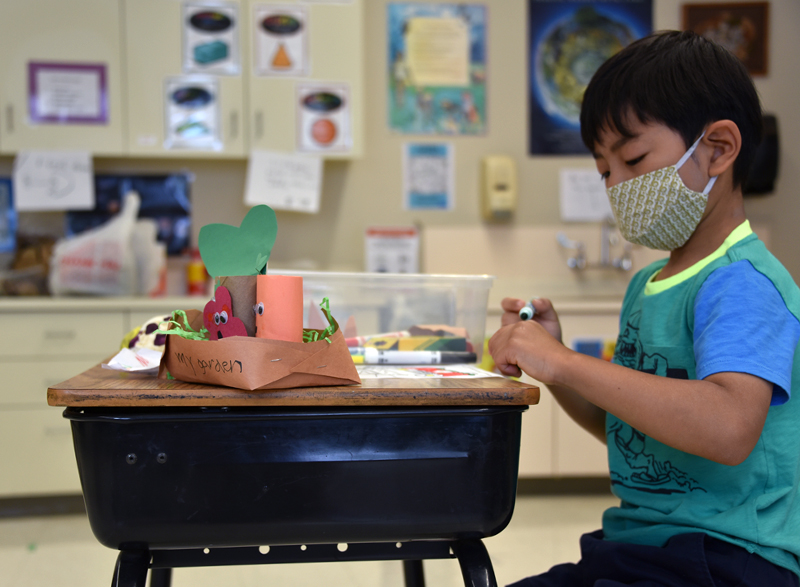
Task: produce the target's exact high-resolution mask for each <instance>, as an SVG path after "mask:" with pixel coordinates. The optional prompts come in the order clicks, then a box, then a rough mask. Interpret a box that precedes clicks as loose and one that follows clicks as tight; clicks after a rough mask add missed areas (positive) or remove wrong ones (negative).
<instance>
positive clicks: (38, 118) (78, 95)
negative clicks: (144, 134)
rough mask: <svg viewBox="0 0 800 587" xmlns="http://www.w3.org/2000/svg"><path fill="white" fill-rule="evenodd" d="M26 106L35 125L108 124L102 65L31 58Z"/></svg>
mask: <svg viewBox="0 0 800 587" xmlns="http://www.w3.org/2000/svg"><path fill="white" fill-rule="evenodd" d="M28 105H29V108H30V111H29V115H30V121H31V122H33V123H35V124H36V123H38V124H108V88H107V82H106V66H105V64H97V63H45V62H37V61H31V62H30V63H28Z"/></svg>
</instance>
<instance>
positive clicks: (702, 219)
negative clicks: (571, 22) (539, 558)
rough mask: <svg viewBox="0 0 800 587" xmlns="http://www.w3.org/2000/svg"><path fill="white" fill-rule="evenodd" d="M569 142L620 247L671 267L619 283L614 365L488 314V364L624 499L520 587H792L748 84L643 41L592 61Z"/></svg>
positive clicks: (790, 459)
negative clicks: (571, 432)
mask: <svg viewBox="0 0 800 587" xmlns="http://www.w3.org/2000/svg"><path fill="white" fill-rule="evenodd" d="M581 133H582V137H583V140H584V142H585V144H586V145H587V147H588V148H589V149H590V151H591V152H592V153H593V155H594V158H595V161H596V164H597V169H598V171H599V172H600V174H601V176H602V178H603V180H604V181H605V185H606V190H607V192H608V195H609V199H610V201H611V204H612V208H613V209H614V214H615V216H616V218H617V224H618V226H619V228H620V231H621V232H622V234H623V236H625V237H626V238H627V239H628V240H629V241H632V242H635V243H640V244H643V245H645V246H648V247H651V248H657V249H662V250H668V251H670V253H669V258H668V259H667V260H665V261H659V262H656V263H654V264H652V265H650V266H649V267H646V268H644V269H642V270H641V271H639V272H638V273H637V274H636V275H635V276H634V277H633V279H632V280H631V283H630V285H629V287H628V291H627V293H626V295H625V299H624V302H623V306H622V314H621V319H620V335H619V338H618V341H617V347H616V352H615V355H614V360H613V362H611V363H608V362H605V361H602V360H599V359H594V358H592V357H588V356H585V355H580V354H578V353H576V352H573V351H571V350H569V349H567V348H566V347H564V346H563V344H562V343H561V328H560V325H559V322H558V316H557V314H556V312H555V310H554V309H553V306H552V304H551V303H550V301H549V300H546V299H536V300H533V305H534V307H535V309H536V314H535V317H534V319H533V320H530V321H520V320H519V317H518V315H517V312H518V311H519V310H520V309H521V308H522V306H523V304H524V302H523V301H522V300H517V299H510V298H506V299H504V300H503V302H502V305H503V308H504V310H505V314H504V316H503V324H504V326H503V328H501V329H500V330H499V331H498V332H497V333H496V334H495V335H494V336H493V337H492V339H491V341H490V342H489V351H490V352H491V354H492V357H493V358H494V360H495V363H496V365H497V366H498V367H499V368H500V370H501V371H502V372H503V373H505V374H507V375H519V374H520V371H524V372H525V373H527V374H528V375H530V376H531V377H533V378H535V379H537V380H538V381H541V382H542V383H545V384H546V385H547V386H548V388H549V389H550V390H551V392H552V393H553V395H554V396H555V398H556V400H557V401H558V402H559V404H560V405H561V406H562V407H563V409H565V410H566V411H567V413H569V415H570V416H571V417H572V418H573V419H575V420H576V421H577V422H578V423H579V424H580V425H581V426H583V427H584V428H585V429H586V430H588V431H589V432H590V433H592V434H593V435H595V436H596V437H598V438H599V439H600V440H602V441H603V442H605V443H606V444H607V445H608V454H609V466H610V471H611V483H612V490H613V492H614V494H615V495H616V496H617V497H619V498H620V500H621V504H620V506H619V507H614V508H610V509H609V510H607V511H606V512H605V514H604V516H603V525H602V530H598V531H597V532H594V533H592V534H587V535H584V536H583V537H582V538H581V553H582V558H581V561H580V562H579V563H577V564H569V563H568V564H564V565H558V566H556V567H553V568H552V569H551V570H550V571H549V572H548V573H545V574H544V575H540V576H538V577H530V578H528V579H525V580H523V581H521V582H520V583H518V584H517V585H520V586H522V585H525V586H534V585H536V586H545V585H546V586H555V585H569V586H573V585H574V586H583V585H587V586H591V585H597V586H600V585H602V586H604V587H609V586H613V585H670V586H678V585H708V586H709V587H712V586H714V585H717V586H721V585H731V586H733V585H743V586H750V585H752V586H755V585H769V586H770V587H773V586H778V585H794V586H797V585H798V574H800V558H799V557H800V402H798V399H800V398H793V397H792V393H793V392H795V390H797V389H798V388H800V358H798V360H795V352H796V348H797V344H798V340H799V339H800V322H799V321H798V318H800V290H798V288H797V286H796V285H795V283H794V281H793V280H792V278H791V276H790V275H789V274H788V272H787V271H786V270H785V269H784V268H783V266H782V265H781V264H780V263H779V262H778V261H777V260H776V259H775V258H774V257H773V256H772V255H771V254H770V253H769V252H768V251H767V250H766V248H765V247H764V245H763V244H762V243H761V241H759V240H758V238H757V237H756V235H755V234H753V233H752V231H751V230H750V226H749V223H748V221H747V220H746V218H745V213H744V204H743V199H742V190H741V188H742V184H743V183H744V181H745V179H746V176H747V172H748V169H749V167H750V164H751V162H752V159H753V153H754V150H755V147H756V145H757V144H758V142H759V140H760V136H761V106H760V103H759V99H758V95H757V93H756V91H755V88H754V86H753V83H752V81H751V80H750V78H749V76H748V74H747V72H746V70H745V69H744V67H743V66H742V64H741V63H740V62H739V61H738V60H737V59H736V58H735V57H733V56H732V55H731V54H730V53H728V52H727V51H726V50H725V49H723V48H721V47H720V46H718V45H715V44H714V43H712V42H711V41H708V40H705V39H703V38H702V37H700V36H697V35H695V34H693V33H691V32H674V31H670V32H663V33H657V34H654V35H651V36H649V37H647V38H644V39H641V40H639V41H637V42H635V43H633V44H631V45H630V46H628V47H627V48H625V49H623V50H622V51H621V52H619V53H618V54H617V55H615V56H614V57H612V58H611V59H609V60H608V61H607V62H606V63H605V64H603V65H602V66H601V67H600V69H599V70H598V71H597V73H596V74H595V76H594V77H593V78H592V81H591V83H590V84H589V87H588V88H587V90H586V93H585V96H584V101H583V106H582V111H581ZM798 357H800V355H799V356H798Z"/></svg>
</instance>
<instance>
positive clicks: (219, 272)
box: [197, 205, 302, 336]
mask: <svg viewBox="0 0 800 587" xmlns="http://www.w3.org/2000/svg"><path fill="white" fill-rule="evenodd" d="M277 235H278V220H277V218H276V217H275V212H274V211H273V210H272V208H270V207H269V206H265V205H260V206H254V207H253V208H251V209H250V211H249V212H248V213H247V215H246V216H245V217H244V220H242V223H241V224H240V225H239V226H238V227H237V226H231V225H230V224H206V225H205V226H203V227H202V228H201V229H200V234H199V236H198V239H197V246H198V249H199V250H200V256H201V257H202V259H203V263H204V264H205V266H206V269H207V270H208V273H209V275H212V276H214V277H216V278H217V279H218V282H219V283H218V285H222V286H225V287H227V288H228V291H230V294H231V300H232V301H233V312H234V313H233V315H234V317H236V318H238V319H239V320H241V321H242V322H243V323H244V326H245V330H247V336H255V335H256V320H255V315H254V314H253V306H254V305H255V303H256V275H263V274H266V272H267V261H269V256H270V253H272V246H273V245H274V244H275V239H276V237H277ZM300 295H301V296H302V291H301V294H300ZM301 303H302V302H301Z"/></svg>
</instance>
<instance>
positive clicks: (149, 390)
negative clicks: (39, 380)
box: [47, 364, 539, 407]
mask: <svg viewBox="0 0 800 587" xmlns="http://www.w3.org/2000/svg"><path fill="white" fill-rule="evenodd" d="M538 402H539V388H538V387H535V386H533V385H528V384H526V383H520V382H518V381H512V380H510V379H505V378H502V377H486V378H480V379H448V378H425V379H365V380H364V381H363V382H362V383H361V385H346V386H345V385H343V386H334V387H306V388H297V389H272V390H265V391H243V390H240V389H233V388H230V387H214V386H211V385H203V384H201V383H186V382H183V381H175V380H170V381H167V380H163V379H158V378H156V377H154V376H151V375H139V374H131V373H124V372H121V371H111V370H109V369H103V368H102V367H100V365H99V364H98V365H95V366H94V367H92V368H91V369H89V370H87V371H85V372H83V373H81V374H80V375H76V376H75V377H73V378H71V379H68V380H67V381H64V382H62V383H59V384H57V385H54V386H52V387H50V388H49V389H48V390H47V403H48V404H49V405H51V406H72V407H183V406H306V407H330V406H340V407H341V406H369V407H378V406H502V405H508V406H527V405H533V404H536V403H538Z"/></svg>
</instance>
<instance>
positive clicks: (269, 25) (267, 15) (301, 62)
mask: <svg viewBox="0 0 800 587" xmlns="http://www.w3.org/2000/svg"><path fill="white" fill-rule="evenodd" d="M253 10H254V13H253V16H254V19H253V20H254V24H255V31H254V36H255V40H256V42H255V74H256V75H263V76H285V77H299V76H306V75H308V74H309V64H308V10H307V9H306V7H305V6H303V5H300V4H292V5H289V6H283V5H279V6H276V5H274V4H257V5H256V6H255V7H254V8H253Z"/></svg>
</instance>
